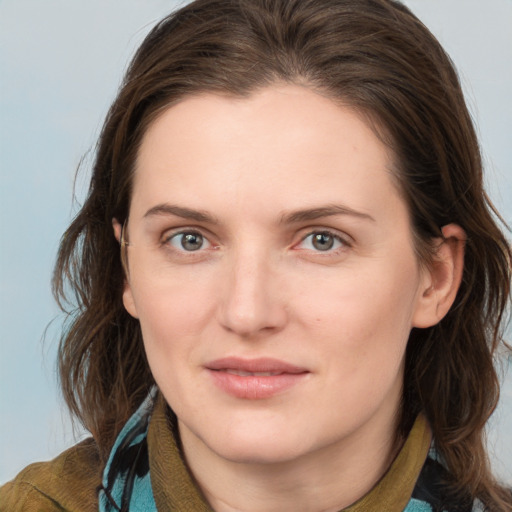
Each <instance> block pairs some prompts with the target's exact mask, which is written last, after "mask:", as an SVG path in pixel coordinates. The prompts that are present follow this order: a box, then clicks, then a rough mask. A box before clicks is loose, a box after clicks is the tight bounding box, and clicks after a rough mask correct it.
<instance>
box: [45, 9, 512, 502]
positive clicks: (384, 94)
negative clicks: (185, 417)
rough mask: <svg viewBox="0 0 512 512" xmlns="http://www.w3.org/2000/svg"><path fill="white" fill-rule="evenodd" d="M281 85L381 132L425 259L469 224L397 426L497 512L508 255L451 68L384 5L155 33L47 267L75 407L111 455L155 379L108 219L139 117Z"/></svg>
mask: <svg viewBox="0 0 512 512" xmlns="http://www.w3.org/2000/svg"><path fill="white" fill-rule="evenodd" d="M276 82H288V83H300V84H304V85H306V86H309V87H312V88H313V89H315V90H318V91H321V92H322V94H326V95H328V96H329V97H331V98H333V99H335V100H340V101H343V102H344V103H345V104H349V105H351V106H352V107H354V108H356V109H358V110H359V111H360V112H362V113H364V114H365V115H367V116H368V118H370V119H372V120H373V121H374V124H375V125H376V126H381V127H382V128H383V130H381V132H383V134H381V136H382V137H384V138H385V139H386V141H387V143H389V144H390V145H391V147H392V149H393V151H394V153H395V155H396V157H397V162H398V169H397V176H398V180H399V183H400V188H401V191H402V192H403V194H404V198H405V200H406V201H407V203H408V205H409V208H410V212H411V217H412V223H413V228H414V233H415V237H416V246H417V250H418V254H419V255H420V259H422V261H426V262H427V263H428V259H429V257H430V256H429V254H430V253H429V247H430V242H431V241H432V239H433V238H436V237H439V236H441V231H440V228H441V227H442V226H444V225H446V224H448V223H456V224H459V225H460V226H461V227H462V228H463V229H464V230H465V231H466V234H467V245H466V255H465V268H464V275H463V282H462V284H461V287H460V290H459V293H458V295H457V298H456V301H455V304H454V305H453V307H452V308H451V310H450V312H449V313H448V314H447V316H446V317H445V318H444V319H443V320H442V321H441V322H440V323H439V324H438V325H436V326H434V327H432V328H428V329H414V330H413V332H412V333H411V336H410V340H409V344H408V348H407V353H406V372H405V382H404V394H403V407H402V409H403V414H402V418H401V431H402V432H403V433H405V432H406V431H407V430H408V429H409V427H410V425H411V423H412V421H413V419H414V417H415V416H416V415H417V413H418V412H419V411H420V410H423V411H425V413H426V415H427V417H428V420H429V422H430V425H431V426H432V429H433V433H434V438H435V443H436V447H437V450H438V452H439V454H440V455H441V457H442V459H443V460H444V462H445V464H446V466H447V468H448V469H449V471H450V474H451V478H452V480H451V481H450V490H451V492H452V493H454V494H455V495H461V496H462V495H463V494H469V495H471V496H472V497H478V498H480V500H481V501H482V502H483V503H484V504H485V505H487V507H488V508H489V509H490V510H505V509H506V508H507V507H508V505H507V504H509V505H510V504H512V498H511V496H510V493H507V491H505V490H504V489H503V488H501V487H500V486H499V485H498V484H497V483H496V482H495V480H494V479H493V477H492V475H491V472H490V469H489V463H488V459H487V455H486V450H485V443H484V441H485V438H484V430H483V429H484V425H485V423H486V421H487V420H488V418H489V416H490V415H491V414H492V412H493V410H494V408H495V406H496V403H497V400H498V396H499V383H498V379H497V375H496V371H495V368H494V365H493V359H494V355H495V354H496V351H497V348H498V346H499V345H500V343H501V341H502V339H501V334H502V326H503V323H504V322H503V319H504V314H505V310H506V306H507V303H508V300H509V296H510V261H511V254H510V249H509V247H508V245H507V242H506V239H505V237H504V235H503V233H502V232H501V231H500V229H499V228H498V226H497V224H496V222H495V220H494V219H493V212H494V214H496V212H495V211H494V210H493V207H492V205H491V204H490V202H489V200H488V198H487V196H486V194H485V192H484V190H483V185H482V162H481V157H480V152H479V146H478V142H477V139H476V135H475V130H474V127H473V124H472V121H471V118H470V115H469V113H468V111H467V108H466V105H465V102H464V98H463V94H462V91H461V87H460V84H459V81H458V78H457V75H456V72H455V71H454V68H453V66H452V64H451V61H450V59H449V57H448V56H447V55H446V53H445V52H444V51H443V49H442V48H441V46H440V45H439V43H438V42H437V41H436V39H435V38H434V37H433V36H432V35H431V33H430V32H429V31H428V30H427V29H426V28H425V26H424V25H423V24H422V23H421V22H420V21H419V20H418V19H417V18H416V17H415V16H414V15H413V14H412V13H411V12H410V11H409V10H408V9H407V8H406V7H404V6H403V5H402V4H400V3H398V2H396V1H393V0H196V1H195V2H193V3H191V4H190V5H188V6H185V7H184V8H182V9H181V10H179V11H177V12H176V13H175V14H172V15H170V16H169V17H167V18H165V19H164V20H162V21H161V22H160V23H158V24H157V25H156V26H155V27H154V29H153V30H152V31H151V33H150V34H149V35H148V36H147V38H146V40H145V41H144V43H143V44H142V46H141V47H140V48H139V50H138V51H137V53H136V55H135V57H134V59H133V61H132V63H131V65H130V67H129V69H128V71H127V74H126V77H125V80H124V82H123V84H122V86H121V89H120V91H119V94H118V96H117V99H116V100H115V102H114V103H113V105H112V107H111V109H110V111H109V113H108V115H107V118H106V121H105V124H104V126H103V131H102V134H101V137H100V139H99V142H98V146H97V152H96V160H95V164H94V169H93V175H92V180H91V185H90V190H89V195H88V197H87V200H86V201H85V204H84V205H83V207H82V209H81V210H80V212H79V213H78V215H77V216H76V218H75V219H74V221H73V222H72V224H71V226H70V227H69V229H68V230H67V231H66V233H65V235H64V237H63V239H62V243H61V247H60V252H59V256H58V261H57V264H56V267H55V275H54V293H55V295H56V297H57V299H58V300H59V301H60V304H61V305H62V306H63V307H64V305H65V303H66V302H67V303H68V304H74V306H75V309H74V310H72V311H71V312H70V316H69V325H68V328H67V329H66V331H65V333H64V335H63V338H62V340H61V345H60V354H59V362H60V378H61V384H62V389H63V393H64V397H65V399H66V401H67V403H68V405H69V407H70V409H71V411H72V412H73V413H74V414H75V415H76V416H77V417H78V418H79V419H80V420H81V421H82V422H83V424H84V425H85V426H86V427H87V428H88V429H89V430H90V431H91V432H92V434H93V435H94V437H95V439H96V441H97V443H98V446H99V448H100V451H101V454H102V456H103V457H104V458H105V457H106V456H107V455H108V452H109V450H110V447H111V445H112V444H113V441H114V438H115V436H116V435H117V433H118V432H119V430H120V428H121V427H122V425H123V424H124V423H125V422H126V420H127V419H128V417H129V416H130V415H131V414H132V413H133V411H134V410H135V409H136V407H137V406H138V404H139V403H140V402H141V401H142V399H143V398H144V397H145V396H146V394H147V393H148V391H149V389H150V388H151V387H152V385H153V384H154V381H153V378H152V376H151V372H150V370H149V367H148V364H147V361H146V357H145V353H144V348H143V344H142V339H141V332H140V327H139V324H138V322H137V321H136V320H135V319H133V318H132V317H131V316H130V315H129V314H128V313H127V312H126V311H125V309H124V307H123V303H122V290H123V280H124V275H123V269H122V265H121V261H120V254H119V244H118V243H117V241H116V240H115V238H114V236H113V231H112V219H113V218H116V219H118V220H119V221H120V222H123V221H124V220H125V219H126V217H127V214H128V211H129V206H130V194H131V184H132V177H133V169H134V161H135V158H136V155H137V151H138V147H139V144H140V141H141V137H142V135H143V134H144V132H145V130H146V128H147V126H148V124H149V123H150V122H151V121H152V120H153V119H154V118H155V117H156V116H157V115H158V114H159V113H160V112H161V111H162V110H163V109H165V108H167V107H168V106H169V105H172V104H173V103H175V102H177V101H179V100H180V99H181V98H183V97H184V96H187V95H191V94H196V93H200V92H205V91H210V92H219V93H222V94H233V95H237V96H245V95H248V94H250V93H251V92H253V91H254V90H255V89H256V88H260V87H263V86H265V85H270V84H272V83H276ZM384 132H385V134H384ZM496 215H497V214H496Z"/></svg>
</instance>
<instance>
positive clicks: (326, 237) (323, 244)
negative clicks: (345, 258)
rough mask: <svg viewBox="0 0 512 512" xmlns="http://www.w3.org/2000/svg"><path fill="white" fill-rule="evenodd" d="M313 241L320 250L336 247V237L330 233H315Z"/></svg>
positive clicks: (314, 245)
mask: <svg viewBox="0 0 512 512" xmlns="http://www.w3.org/2000/svg"><path fill="white" fill-rule="evenodd" d="M311 236H312V240H311V243H312V245H313V247H314V248H315V249H318V250H319V251H328V250H329V249H332V248H333V247H334V237H333V236H332V235H331V234H329V233H314V234H313V235H311Z"/></svg>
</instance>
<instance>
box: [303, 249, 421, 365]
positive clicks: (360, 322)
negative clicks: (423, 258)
mask: <svg viewBox="0 0 512 512" xmlns="http://www.w3.org/2000/svg"><path fill="white" fill-rule="evenodd" d="M303 287H304V288H303V292H302V295H301V297H302V299H300V300H301V305H300V311H301V313H299V318H301V321H302V322H303V325H304V326H305V328H306V329H308V330H310V336H313V337H314V338H315V339H318V340H319V341H318V342H319V343H324V344H325V345H326V349H328V350H329V351H330V352H331V353H332V354H333V359H332V360H333V361H334V360H338V361H339V359H342V360H343V366H344V368H345V370H346V371H354V372H358V371H360V369H361V366H368V367H372V368H373V369H374V370H375V371H380V368H382V365H381V362H383V361H389V364H390V365H391V366H392V367H394V368H395V369H398V367H399V366H400V364H401V360H402V358H403V354H404V352H405V348H406V344H407V340H408V338H409V333H410V330H411V325H412V317H413V313H414V309H415V304H416V300H417V299H416V296H417V289H418V272H417V267H416V264H415V260H413V259H412V261H411V262H405V266H403V267H401V268H398V267H393V266H389V265H388V266H385V265H382V264H380V262H376V264H374V265H368V266H367V269H366V270H365V271H364V272H362V271H361V272H356V271H352V272H351V271H348V272H346V273H345V272H343V271H340V272H339V273H337V274H336V276H333V277H332V278H331V279H328V280H324V282H323V283H322V286H317V287H311V286H310V287H309V288H307V284H306V283H303ZM362 363H364V364H362Z"/></svg>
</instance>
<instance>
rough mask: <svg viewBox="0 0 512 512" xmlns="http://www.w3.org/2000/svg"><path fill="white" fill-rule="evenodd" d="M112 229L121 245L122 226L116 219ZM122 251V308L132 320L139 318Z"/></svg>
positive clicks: (121, 250)
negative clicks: (123, 275)
mask: <svg viewBox="0 0 512 512" xmlns="http://www.w3.org/2000/svg"><path fill="white" fill-rule="evenodd" d="M112 228H113V230H114V236H115V238H116V240H117V241H118V242H119V244H121V232H122V229H123V226H122V225H121V224H120V222H119V221H118V220H117V219H116V218H113V219H112ZM124 250H126V248H123V247H120V257H121V262H122V265H123V270H124V274H125V277H124V285H123V286H124V287H123V304H124V308H125V309H126V311H128V313H129V314H130V315H131V316H133V317H134V318H139V317H138V315H137V308H136V307H135V301H134V299H133V294H132V289H131V285H130V281H129V278H128V268H127V264H126V258H124V257H123V251H124Z"/></svg>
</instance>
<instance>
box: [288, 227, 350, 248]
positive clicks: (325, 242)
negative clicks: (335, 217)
mask: <svg viewBox="0 0 512 512" xmlns="http://www.w3.org/2000/svg"><path fill="white" fill-rule="evenodd" d="M347 245H348V244H347V243H346V242H345V241H344V240H342V239H341V238H340V237H339V236H337V235H335V234H334V233H330V232H329V231H313V232H312V233H310V234H309V235H307V236H306V237H305V238H303V239H302V241H301V243H300V244H299V246H298V247H299V248H301V249H307V250H310V251H317V252H328V251H331V250H336V249H341V248H342V247H344V246H347Z"/></svg>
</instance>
